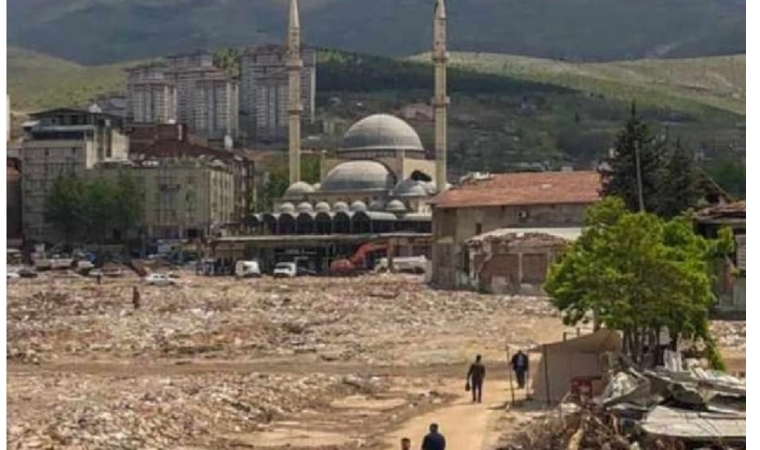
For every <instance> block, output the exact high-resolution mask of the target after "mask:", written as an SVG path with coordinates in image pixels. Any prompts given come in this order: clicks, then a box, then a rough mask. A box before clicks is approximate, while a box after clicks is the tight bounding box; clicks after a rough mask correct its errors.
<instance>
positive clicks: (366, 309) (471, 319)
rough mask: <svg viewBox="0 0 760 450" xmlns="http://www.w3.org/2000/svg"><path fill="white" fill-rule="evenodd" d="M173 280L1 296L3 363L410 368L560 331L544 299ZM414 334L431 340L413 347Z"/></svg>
mask: <svg viewBox="0 0 760 450" xmlns="http://www.w3.org/2000/svg"><path fill="white" fill-rule="evenodd" d="M181 281H182V282H181V283H179V285H178V286H167V287H153V286H146V285H144V284H140V282H139V281H129V280H128V279H127V278H125V277H121V278H112V279H105V280H104V281H103V284H102V285H97V284H96V283H95V282H94V281H93V280H90V279H87V278H79V279H71V280H65V281H64V280H50V281H49V282H37V281H36V280H23V279H21V280H18V281H17V282H16V283H14V284H13V285H12V286H9V289H8V302H7V311H8V322H7V337H6V339H7V347H8V353H9V355H10V358H12V359H14V360H17V361H28V362H37V361H42V362H46V361H54V360H60V359H65V358H83V357H87V358H105V357H108V358H114V357H115V358H133V357H146V358H188V357H195V358H197V357H202V358H224V359H230V358H246V359H248V358H262V357H283V356H293V355H305V354H312V355H314V356H315V357H317V358H320V359H322V360H324V361H350V360H351V361H362V362H368V363H373V362H385V363H387V362H394V363H396V364H412V363H419V362H421V361H420V358H422V359H424V358H426V356H425V355H432V356H431V358H433V357H436V356H435V354H436V352H440V349H441V348H451V349H452V351H460V350H462V345H461V344H462V343H461V340H460V339H459V338H458V337H457V336H458V335H462V334H465V333H466V334H467V335H468V336H471V339H472V340H473V344H475V343H480V344H479V345H482V343H483V342H486V343H489V344H488V345H491V346H492V347H493V350H492V351H493V352H494V353H496V354H498V355H500V354H501V352H502V349H503V342H504V339H505V335H506V338H507V339H509V340H512V341H516V342H517V343H520V344H523V343H524V344H532V343H535V342H540V341H541V340H542V339H544V335H545V334H546V330H547V329H548V330H550V331H554V332H555V335H556V336H561V333H562V330H564V327H563V326H562V324H561V322H560V321H559V319H558V318H557V315H556V313H555V312H554V310H553V309H552V307H551V306H550V305H549V304H548V303H547V302H546V301H545V300H543V299H538V298H530V297H496V296H483V295H478V294H475V293H469V292H438V291H433V290H431V289H429V288H428V287H427V286H425V285H424V284H423V283H422V282H421V280H419V277H416V278H414V277H408V276H399V275H388V276H385V275H384V276H374V277H361V278H354V279H334V278H332V279H320V278H309V279H305V278H296V279H292V280H273V279H271V278H268V277H265V278H262V279H257V280H244V281H238V280H234V279H232V278H218V277H217V278H209V277H199V276H196V275H193V274H192V273H187V272H184V273H182V278H181ZM133 286H139V289H140V297H141V298H140V304H141V306H140V308H139V309H135V308H134V306H133V302H132V298H133V294H132V287H133ZM400 287H403V289H401V288H400ZM473 330H476V331H473ZM421 334H424V335H426V336H429V337H430V339H428V340H415V339H414V337H415V336H419V335H421ZM411 341H414V345H410V342H411ZM482 350H483V351H485V352H486V353H487V352H488V348H485V349H482ZM497 352H498V353H497ZM30 355H31V356H30ZM470 357H471V355H469V354H466V355H464V354H463V355H451V354H449V355H446V356H445V358H443V357H441V358H440V359H445V360H446V361H447V362H452V358H467V359H469V358H470ZM422 362H424V361H422ZM433 362H438V361H433Z"/></svg>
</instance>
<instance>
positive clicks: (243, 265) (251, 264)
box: [235, 261, 261, 278]
mask: <svg viewBox="0 0 760 450" xmlns="http://www.w3.org/2000/svg"><path fill="white" fill-rule="evenodd" d="M260 276H261V268H260V267H259V262H258V261H238V262H236V263H235V277H237V278H252V277H255V278H258V277H260Z"/></svg>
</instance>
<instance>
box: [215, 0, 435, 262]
mask: <svg viewBox="0 0 760 450" xmlns="http://www.w3.org/2000/svg"><path fill="white" fill-rule="evenodd" d="M432 48H433V58H432V59H433V62H434V64H435V67H434V73H433V76H434V81H435V92H434V96H433V99H432V107H433V110H434V120H435V149H434V150H435V152H434V154H435V158H434V159H427V158H426V152H425V149H424V147H423V146H422V141H421V140H420V137H419V135H418V134H417V132H416V131H415V130H414V129H413V128H412V127H411V126H410V125H409V124H407V123H406V122H404V121H403V120H402V119H400V118H397V117H395V116H392V115H389V114H373V115H370V116H368V117H365V118H363V119H361V120H359V121H358V122H356V123H355V124H353V125H352V126H351V127H350V128H349V129H348V131H347V132H346V133H345V135H344V136H343V139H342V142H341V145H340V148H339V149H337V150H336V152H335V157H331V158H327V157H324V156H322V157H321V158H320V182H319V183H317V184H314V185H311V184H308V183H306V182H304V181H302V180H301V176H300V152H301V118H300V116H301V110H302V106H301V104H300V103H301V101H300V99H301V95H300V68H301V66H302V62H301V59H300V23H299V15H298V4H297V0H291V1H290V18H289V26H288V40H287V63H286V66H287V68H288V73H289V83H288V91H289V95H288V97H289V105H288V118H289V123H288V133H289V136H288V147H289V148H288V160H289V176H290V186H289V187H288V188H287V190H286V191H285V193H284V195H283V196H282V198H280V199H278V200H277V201H276V202H275V205H274V208H273V211H271V212H266V213H259V214H255V215H253V216H252V217H250V218H249V220H248V221H247V222H248V228H251V229H253V230H254V231H255V233H254V234H255V235H254V236H248V237H229V238H221V239H220V240H219V242H217V244H221V245H222V247H224V246H225V245H226V246H227V247H228V248H230V249H232V248H234V249H236V250H234V251H232V250H230V252H231V253H230V257H238V256H239V255H238V253H237V252H238V251H241V249H246V252H247V253H250V252H251V250H252V249H254V247H255V248H258V249H259V250H260V249H262V248H266V251H265V252H264V253H267V252H268V255H269V257H275V258H276V259H282V258H283V257H284V256H282V255H283V254H296V253H298V254H301V255H303V254H307V253H308V251H307V250H308V249H307V248H306V247H311V248H315V249H317V248H318V249H317V250H315V251H316V253H319V255H318V258H321V259H324V258H331V257H334V256H335V255H338V254H340V253H343V254H345V253H346V252H349V253H351V252H352V250H351V248H354V249H355V248H356V247H357V246H359V245H361V244H362V243H365V242H368V240H375V239H378V237H383V238H384V239H394V237H399V236H405V237H404V238H403V239H404V242H407V243H408V244H409V245H408V247H407V248H406V249H403V248H400V249H399V254H400V255H401V254H404V253H407V254H410V255H411V254H420V253H425V254H428V253H429V250H430V244H429V242H427V241H428V240H429V238H430V236H431V223H432V221H431V219H432V212H431V207H430V201H431V200H432V199H433V197H434V196H435V195H437V194H438V193H440V192H442V191H443V190H445V189H447V188H448V187H449V185H448V184H447V182H446V121H447V119H446V114H447V108H448V104H449V99H448V96H447V94H446V63H447V60H448V54H447V52H446V12H445V7H444V0H435V7H434V12H433V45H432ZM338 240H339V241H340V245H337V244H335V243H336V242H338ZM286 246H290V247H292V248H290V249H284V248H282V247H286ZM331 246H332V247H331ZM275 247H277V248H278V249H279V250H278V249H276V248H275ZM296 247H297V248H296ZM328 247H329V248H328ZM254 250H255V249H254ZM273 252H274V253H278V254H279V255H280V256H277V255H275V254H274V253H273ZM253 253H255V254H256V257H259V258H262V257H264V255H263V254H262V252H261V251H254V252H253ZM236 255H238V256H236ZM325 265H326V263H325V261H322V262H320V263H318V264H317V266H318V267H325Z"/></svg>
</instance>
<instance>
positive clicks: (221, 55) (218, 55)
mask: <svg viewBox="0 0 760 450" xmlns="http://www.w3.org/2000/svg"><path fill="white" fill-rule="evenodd" d="M240 56H241V55H240V50H239V49H237V48H234V47H230V48H223V49H220V50H217V51H215V52H214V53H213V55H212V58H213V61H214V66H216V67H218V68H219V69H222V70H223V71H224V72H225V73H226V74H227V76H228V77H230V78H235V79H237V78H239V77H240Z"/></svg>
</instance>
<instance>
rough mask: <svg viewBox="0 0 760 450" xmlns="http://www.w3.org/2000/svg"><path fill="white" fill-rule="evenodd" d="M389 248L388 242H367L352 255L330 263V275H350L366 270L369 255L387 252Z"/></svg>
mask: <svg viewBox="0 0 760 450" xmlns="http://www.w3.org/2000/svg"><path fill="white" fill-rule="evenodd" d="M387 249H388V244H387V243H386V242H367V243H366V244H363V245H362V246H361V247H359V249H358V250H356V253H354V254H353V255H352V256H350V257H348V258H344V259H336V260H334V261H333V262H332V263H331V264H330V272H329V273H330V275H333V276H349V275H357V274H359V273H361V272H364V271H366V268H365V266H366V264H367V256H368V255H370V254H371V253H375V252H377V253H380V252H385V251H387Z"/></svg>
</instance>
